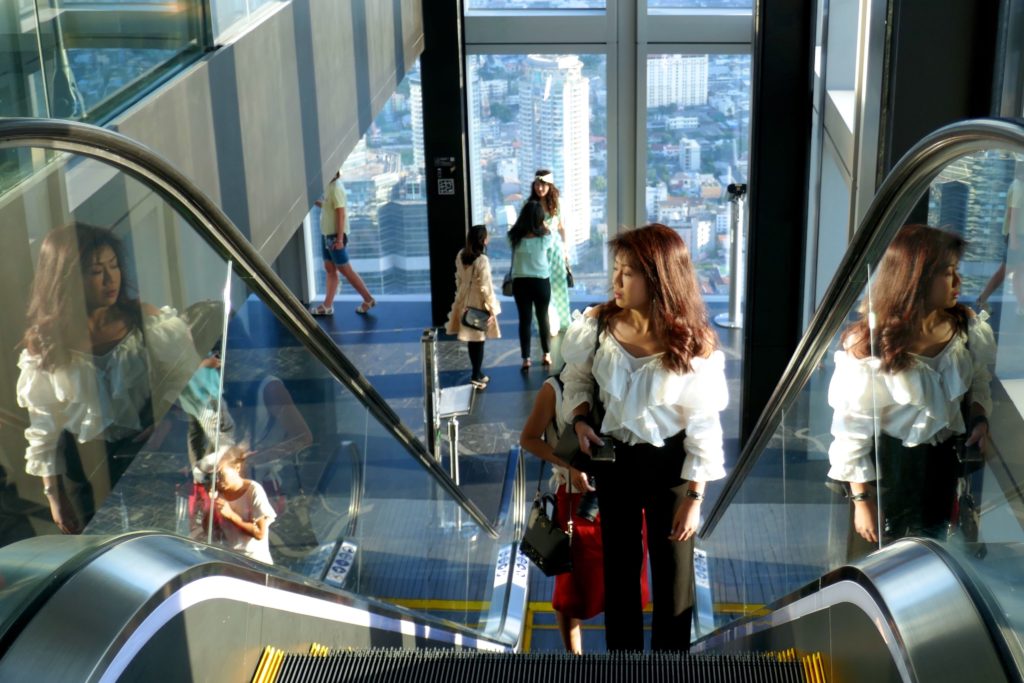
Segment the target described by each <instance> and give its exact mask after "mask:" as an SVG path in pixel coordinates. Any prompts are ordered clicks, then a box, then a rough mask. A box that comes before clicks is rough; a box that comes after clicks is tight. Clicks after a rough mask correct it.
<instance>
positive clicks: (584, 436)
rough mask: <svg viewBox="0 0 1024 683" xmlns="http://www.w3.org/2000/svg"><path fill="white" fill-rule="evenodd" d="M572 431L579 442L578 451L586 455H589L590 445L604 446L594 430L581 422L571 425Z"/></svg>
mask: <svg viewBox="0 0 1024 683" xmlns="http://www.w3.org/2000/svg"><path fill="white" fill-rule="evenodd" d="M573 430H575V432H576V438H577V439H579V440H580V450H581V451H583V452H584V453H585V454H587V455H591V453H590V445H591V444H597V445H598V446H603V445H604V441H602V440H601V437H599V436H598V435H597V432H595V431H594V428H593V427H591V426H590V425H589V424H587V423H586V422H584V421H582V420H580V421H579V422H577V423H576V424H575V425H573Z"/></svg>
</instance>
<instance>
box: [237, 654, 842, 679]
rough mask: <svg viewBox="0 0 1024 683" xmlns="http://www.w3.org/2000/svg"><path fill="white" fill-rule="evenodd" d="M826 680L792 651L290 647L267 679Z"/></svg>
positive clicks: (811, 660)
mask: <svg viewBox="0 0 1024 683" xmlns="http://www.w3.org/2000/svg"><path fill="white" fill-rule="evenodd" d="M255 680H256V679H254V681H255ZM490 680H499V681H503V682H519V681H521V682H523V683H532V682H533V681H536V682H537V683H576V682H579V683H584V682H585V683H605V682H606V681H607V682H609V683H634V682H635V683H659V682H661V681H665V682H668V681H673V682H676V681H702V682H708V683H711V682H713V683H732V682H734V681H735V682H740V681H742V682H743V683H762V682H763V683H804V682H808V683H810V682H814V683H817V682H818V681H821V682H822V683H824V681H825V678H824V675H823V667H822V666H821V658H820V656H818V657H817V658H815V656H814V655H810V656H807V657H803V658H798V657H797V656H796V655H795V653H780V654H779V655H774V654H736V655H690V654H683V653H664V652H656V653H647V654H638V653H628V652H626V653H623V652H615V653H606V654H587V655H583V656H573V655H569V654H566V653H561V652H543V653H530V654H513V653H493V652H479V651H471V650H391V649H377V650H360V651H337V652H330V653H327V652H326V649H325V648H322V646H320V647H317V646H314V649H313V653H312V654H285V655H284V657H283V660H282V661H281V665H280V668H279V670H278V671H277V672H276V676H275V677H272V678H266V677H265V678H263V679H262V681H266V682H267V683H341V682H345V683H356V682H358V681H372V682H373V683H420V682H423V681H429V682H431V683H434V682H438V683H461V682H462V681H490Z"/></svg>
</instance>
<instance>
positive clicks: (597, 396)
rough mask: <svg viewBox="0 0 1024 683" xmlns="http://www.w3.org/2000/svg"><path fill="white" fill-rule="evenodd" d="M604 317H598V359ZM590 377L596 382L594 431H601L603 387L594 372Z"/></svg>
mask: <svg viewBox="0 0 1024 683" xmlns="http://www.w3.org/2000/svg"><path fill="white" fill-rule="evenodd" d="M604 331H606V330H605V324H604V316H603V315H602V314H600V313H599V314H598V315H597V334H595V335H594V353H593V356H594V357H595V358H596V357H597V350H598V349H600V348H601V332H604ZM590 377H591V378H592V379H593V380H594V393H593V395H592V396H591V398H590V414H591V415H593V416H594V422H595V423H596V424H595V425H594V429H595V430H598V431H600V429H601V423H602V422H603V421H604V406H603V405H602V404H601V385H600V384H598V383H597V377H595V376H594V371H593V370H591V371H590Z"/></svg>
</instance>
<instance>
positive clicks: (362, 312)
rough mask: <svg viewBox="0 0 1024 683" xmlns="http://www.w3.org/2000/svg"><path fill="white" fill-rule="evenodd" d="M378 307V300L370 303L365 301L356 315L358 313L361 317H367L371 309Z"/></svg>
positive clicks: (371, 300) (372, 300)
mask: <svg viewBox="0 0 1024 683" xmlns="http://www.w3.org/2000/svg"><path fill="white" fill-rule="evenodd" d="M376 305H377V300H376V299H370V300H369V301H364V302H363V303H361V304H359V308H357V309H356V313H358V314H359V315H366V314H367V313H369V312H370V309H371V308H373V307H374V306H376Z"/></svg>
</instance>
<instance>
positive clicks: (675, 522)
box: [668, 497, 700, 541]
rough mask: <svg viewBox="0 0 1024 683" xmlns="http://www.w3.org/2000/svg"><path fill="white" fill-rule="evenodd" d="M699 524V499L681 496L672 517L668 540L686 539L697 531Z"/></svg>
mask: <svg viewBox="0 0 1024 683" xmlns="http://www.w3.org/2000/svg"><path fill="white" fill-rule="evenodd" d="M699 525H700V501H699V500H697V499H695V498H689V497H687V498H683V500H682V502H681V503H679V507H677V508H676V514H675V516H674V517H673V518H672V532H671V533H669V535H668V540H670V541H688V540H690V539H691V538H693V537H694V535H695V534H696V533H697V527H698V526H699Z"/></svg>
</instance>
